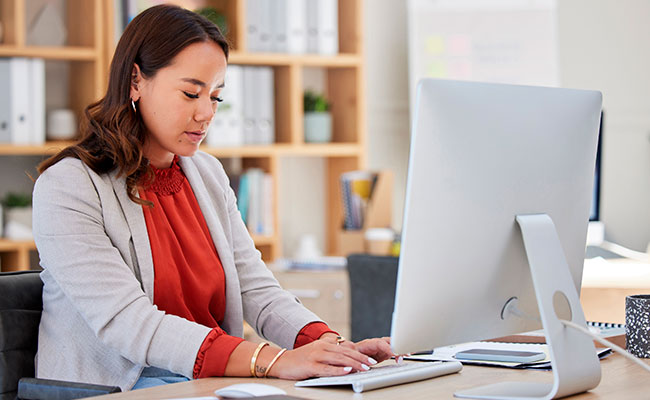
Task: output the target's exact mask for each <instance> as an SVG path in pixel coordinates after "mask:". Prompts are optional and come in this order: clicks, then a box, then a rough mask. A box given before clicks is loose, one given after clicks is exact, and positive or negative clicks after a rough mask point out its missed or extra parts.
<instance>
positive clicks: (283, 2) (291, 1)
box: [271, 0, 307, 54]
mask: <svg viewBox="0 0 650 400" xmlns="http://www.w3.org/2000/svg"><path fill="white" fill-rule="evenodd" d="M273 5H274V7H273V11H272V14H271V25H272V27H273V41H272V42H273V46H272V50H273V51H274V52H276V53H289V54H304V53H306V52H307V37H306V30H307V22H306V20H305V19H306V17H307V15H306V14H305V0H275V1H274V2H273Z"/></svg>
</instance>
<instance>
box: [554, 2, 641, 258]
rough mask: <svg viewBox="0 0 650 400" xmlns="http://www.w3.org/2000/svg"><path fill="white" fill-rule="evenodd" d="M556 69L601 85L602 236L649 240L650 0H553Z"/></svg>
mask: <svg viewBox="0 0 650 400" xmlns="http://www.w3.org/2000/svg"><path fill="white" fill-rule="evenodd" d="M558 15H559V24H558V26H559V40H560V73H561V80H562V84H563V85H564V86H567V87H576V88H591V89H598V90H600V91H602V92H603V108H604V110H605V119H604V128H603V135H604V139H603V160H602V161H603V174H602V192H601V201H602V204H601V219H602V220H603V221H604V223H605V229H606V236H607V237H608V238H609V239H610V240H612V241H615V242H617V243H620V244H623V245H625V246H628V247H631V248H634V249H636V250H645V248H646V246H647V245H648V243H649V242H650V52H649V51H648V49H649V48H650V24H649V23H648V17H650V1H647V0H625V1H615V0H560V1H558Z"/></svg>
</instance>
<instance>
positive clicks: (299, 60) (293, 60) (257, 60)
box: [228, 51, 362, 68]
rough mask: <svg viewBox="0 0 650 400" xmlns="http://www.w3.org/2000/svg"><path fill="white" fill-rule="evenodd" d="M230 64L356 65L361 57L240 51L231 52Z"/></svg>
mask: <svg viewBox="0 0 650 400" xmlns="http://www.w3.org/2000/svg"><path fill="white" fill-rule="evenodd" d="M228 63H230V64H244V65H270V66H289V65H297V66H305V67H340V68H345V67H357V66H359V65H361V63H362V60H361V57H360V56H359V55H357V54H339V55H336V56H321V55H316V54H300V55H291V54H279V53H242V52H236V51H235V52H232V53H230V56H229V58H228Z"/></svg>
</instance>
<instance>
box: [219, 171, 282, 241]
mask: <svg viewBox="0 0 650 400" xmlns="http://www.w3.org/2000/svg"><path fill="white" fill-rule="evenodd" d="M230 185H231V187H232V188H233V190H234V191H235V193H236V194H237V208H238V209H239V213H240V214H241V217H242V219H243V221H244V224H245V225H246V227H247V228H248V231H249V232H250V233H251V234H255V235H273V232H274V229H273V225H274V219H273V177H272V176H271V175H270V174H268V173H266V172H264V171H262V170H261V169H259V168H249V169H247V170H246V171H245V172H244V173H242V174H241V175H232V176H231V177H230Z"/></svg>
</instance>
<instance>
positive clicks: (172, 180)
mask: <svg viewBox="0 0 650 400" xmlns="http://www.w3.org/2000/svg"><path fill="white" fill-rule="evenodd" d="M149 167H151V170H152V171H153V173H154V180H153V182H151V184H150V185H147V188H146V190H147V191H151V192H154V193H156V194H157V195H161V196H170V195H172V194H176V193H178V192H180V191H181V189H182V188H183V182H184V181H185V174H183V171H182V170H181V166H180V165H178V156H177V155H175V156H174V160H173V161H172V165H171V166H170V167H169V168H161V169H158V168H156V167H154V166H153V165H151V164H150V165H149Z"/></svg>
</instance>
